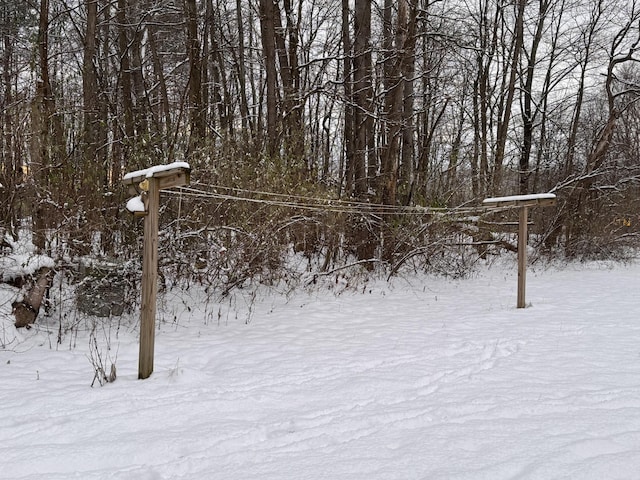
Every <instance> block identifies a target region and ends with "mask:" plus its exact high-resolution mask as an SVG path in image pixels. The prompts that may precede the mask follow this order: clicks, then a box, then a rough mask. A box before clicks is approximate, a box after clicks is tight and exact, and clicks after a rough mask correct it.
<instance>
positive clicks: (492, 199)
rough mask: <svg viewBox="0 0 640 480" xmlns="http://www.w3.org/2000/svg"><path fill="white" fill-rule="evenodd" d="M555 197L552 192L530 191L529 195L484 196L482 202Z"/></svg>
mask: <svg viewBox="0 0 640 480" xmlns="http://www.w3.org/2000/svg"><path fill="white" fill-rule="evenodd" d="M554 198H556V196H555V194H553V193H532V194H529V195H511V196H509V197H494V198H485V199H484V200H483V201H482V203H503V202H515V201H518V200H520V201H527V200H551V199H554Z"/></svg>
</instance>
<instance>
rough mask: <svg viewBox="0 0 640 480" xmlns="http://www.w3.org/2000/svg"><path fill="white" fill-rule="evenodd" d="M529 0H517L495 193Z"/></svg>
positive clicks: (498, 188) (499, 181) (499, 133)
mask: <svg viewBox="0 0 640 480" xmlns="http://www.w3.org/2000/svg"><path fill="white" fill-rule="evenodd" d="M526 5H527V0H517V4H516V7H517V11H516V25H515V32H514V38H513V53H512V57H511V65H510V67H509V68H510V71H509V82H508V84H507V91H506V100H505V104H504V113H503V115H502V118H500V120H499V122H498V131H497V138H496V154H495V159H494V171H493V193H494V194H498V193H499V192H500V191H501V188H502V168H503V163H504V157H505V149H506V146H507V134H508V131H509V124H510V121H511V110H512V107H513V99H514V97H515V94H516V84H517V80H518V74H519V70H520V69H519V63H520V53H521V51H522V45H523V42H524V12H525V7H526Z"/></svg>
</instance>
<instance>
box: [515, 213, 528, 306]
mask: <svg viewBox="0 0 640 480" xmlns="http://www.w3.org/2000/svg"><path fill="white" fill-rule="evenodd" d="M528 221H529V209H528V207H520V218H519V221H518V303H517V307H518V308H524V307H525V304H526V302H525V290H526V286H527V237H528V232H527V223H528Z"/></svg>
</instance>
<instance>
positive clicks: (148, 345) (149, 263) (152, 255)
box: [138, 177, 160, 379]
mask: <svg viewBox="0 0 640 480" xmlns="http://www.w3.org/2000/svg"><path fill="white" fill-rule="evenodd" d="M148 185H149V190H148V192H147V215H146V216H145V217H144V245H143V247H142V248H143V250H142V251H143V253H142V305H141V311H140V353H139V356H138V378H140V379H144V378H148V377H149V376H150V375H151V373H152V372H153V349H154V343H155V325H156V298H157V295H158V217H159V210H160V188H159V186H158V179H157V178H153V177H151V178H149V179H148Z"/></svg>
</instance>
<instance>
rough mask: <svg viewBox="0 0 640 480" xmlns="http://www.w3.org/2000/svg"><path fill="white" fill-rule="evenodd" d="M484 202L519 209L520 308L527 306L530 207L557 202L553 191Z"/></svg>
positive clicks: (491, 206) (548, 205)
mask: <svg viewBox="0 0 640 480" xmlns="http://www.w3.org/2000/svg"><path fill="white" fill-rule="evenodd" d="M482 204H483V205H484V206H485V207H489V208H505V207H507V208H509V207H516V208H518V209H519V212H518V213H519V219H518V301H517V303H516V305H517V307H518V308H525V306H526V300H525V291H526V286H527V237H528V231H527V224H528V221H529V207H536V206H538V207H550V206H553V205H555V204H556V196H555V195H554V194H553V193H535V194H531V195H512V196H509V197H495V198H486V199H485V200H484V201H483V202H482Z"/></svg>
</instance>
